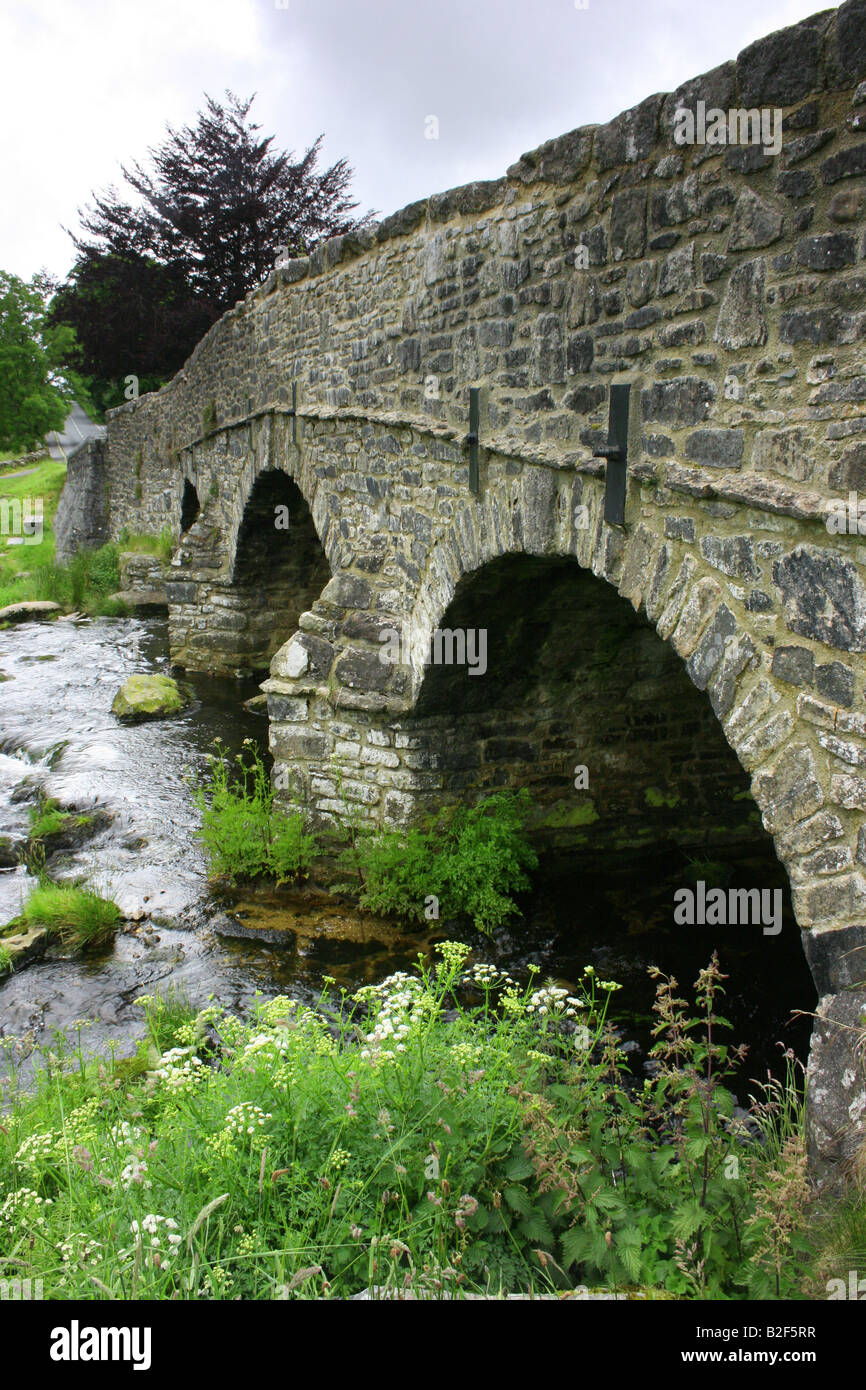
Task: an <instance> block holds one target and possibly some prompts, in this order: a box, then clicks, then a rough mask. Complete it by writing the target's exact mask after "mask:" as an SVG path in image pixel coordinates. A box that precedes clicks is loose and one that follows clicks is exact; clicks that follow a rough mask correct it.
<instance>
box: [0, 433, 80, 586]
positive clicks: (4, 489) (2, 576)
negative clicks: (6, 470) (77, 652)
mask: <svg viewBox="0 0 866 1390" xmlns="http://www.w3.org/2000/svg"><path fill="white" fill-rule="evenodd" d="M13 457H14V456H13ZM65 481H66V464H65V463H64V462H63V460H62V459H57V460H55V459H46V460H45V462H44V463H39V464H36V465H35V467H34V471H33V472H32V473H28V474H27V475H26V476H25V477H21V478H15V477H4V476H3V474H2V473H0V498H3V497H7V498H17V499H19V500H22V499H23V498H25V497H30V498H37V497H41V498H42V524H43V530H42V539H41V541H40V542H39V544H38V545H10V546H7V545H6V543H5V542H6V540H7V537H5V536H2V537H0V608H2V607H5V605H6V604H9V603H19V602H20V601H21V600H23V599H38V598H46V597H48V595H46V594H45V593H43V592H42V583H41V582H40V579H39V577H38V575H39V572H40V571H44V570H45V569H46V568H47V567H50V566H52V565H53V564H54V532H53V530H52V527H51V523H52V522H53V520H54V513H55V512H56V510H57V503H58V502H59V500H60V494H61V492H62V491H63V484H64V483H65ZM22 571H23V572H25V573H28V574H29V577H28V578H24V579H20V580H17V581H16V580H15V575H17V574H20V573H21V572H22Z"/></svg>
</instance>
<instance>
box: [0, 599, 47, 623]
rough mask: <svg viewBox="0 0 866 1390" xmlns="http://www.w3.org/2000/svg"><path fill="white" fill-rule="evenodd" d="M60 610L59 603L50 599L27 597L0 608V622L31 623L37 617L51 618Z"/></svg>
mask: <svg viewBox="0 0 866 1390" xmlns="http://www.w3.org/2000/svg"><path fill="white" fill-rule="evenodd" d="M61 611H62V610H61V608H60V604H59V603H52V602H51V600H50V599H27V600H26V601H25V602H22V603H8V604H7V605H6V607H5V608H0V623H31V622H33V621H34V619H37V618H53V617H54V614H55V613H60V612H61Z"/></svg>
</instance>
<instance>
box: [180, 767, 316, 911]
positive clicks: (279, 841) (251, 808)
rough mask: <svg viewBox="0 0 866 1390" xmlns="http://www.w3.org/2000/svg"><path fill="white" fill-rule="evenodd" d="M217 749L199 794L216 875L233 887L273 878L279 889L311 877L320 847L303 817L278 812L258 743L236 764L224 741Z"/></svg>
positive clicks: (203, 832)
mask: <svg viewBox="0 0 866 1390" xmlns="http://www.w3.org/2000/svg"><path fill="white" fill-rule="evenodd" d="M216 749H217V751H216V753H214V754H211V755H210V776H209V778H208V781H207V784H206V785H205V786H199V787H195V788H194V790H193V796H194V799H195V803H196V805H197V806H198V808H199V810H200V811H201V817H202V827H201V830H200V831H199V835H200V837H201V839H202V841H203V843H204V847H205V853H206V854H207V857H208V862H209V866H210V871H211V874H212V875H213V876H215V877H224V878H227V879H228V880H229V881H230V882H235V881H236V880H237V879H239V878H257V877H259V876H261V875H266V874H267V875H273V877H274V878H276V880H277V882H278V883H289V882H292V881H294V880H295V879H297V878H300V877H301V876H302V875H304V874H306V873H307V871H308V869H309V867H310V862H311V860H312V857H313V854H314V853H315V848H316V842H315V840H314V839H313V836H312V835H309V834H307V833H306V832H305V830H304V819H303V816H301V815H290V816H285V815H283V814H282V813H281V812H280V811H279V810H276V809H275V808H274V789H273V787H272V786H271V779H270V775H269V773H268V770H267V768H266V767H265V764H264V761H263V759H262V756H261V754H260V753H259V750H258V748H257V747H256V746H255V744H254V743H253V741H252V739H244V749H243V751H242V752H241V753H238V754H237V755H236V756H235V758H234V760H233V761H232V759H230V758H229V755H228V753H227V752H226V750H225V748H224V747H223V745H222V743H221V742H220V740H219V739H217V740H216Z"/></svg>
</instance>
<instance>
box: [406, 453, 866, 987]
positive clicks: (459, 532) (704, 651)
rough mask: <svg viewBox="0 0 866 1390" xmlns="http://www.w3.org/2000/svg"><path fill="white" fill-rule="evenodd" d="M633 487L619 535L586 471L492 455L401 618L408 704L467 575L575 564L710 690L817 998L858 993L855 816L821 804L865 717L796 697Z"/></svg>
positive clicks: (863, 936)
mask: <svg viewBox="0 0 866 1390" xmlns="http://www.w3.org/2000/svg"><path fill="white" fill-rule="evenodd" d="M631 487H632V491H631V492H630V499H629V506H628V509H627V513H626V519H627V523H628V525H627V529H625V530H620V529H618V528H611V527H609V526H607V525H605V523H604V521H603V483H602V482H601V481H600V480H598V479H597V478H595V477H593V476H591V474H589V473H583V474H570V475H567V474H565V473H563V472H561V471H557V470H553V469H549V468H543V467H533V468H528V467H524V468H523V470H522V471H521V473H520V474H519V475H516V476H509V470H508V467H507V461H506V460H505V459H498V458H495V457H493V456H491V458H490V460H489V473H488V485H487V488H486V489H485V491H484V493H483V494H482V496H481V497H480V498H478V499H474V498H468V497H467V499H466V500H465V502H463V503H462V505H461V506H460V507H459V508H458V509H457V510H456V513H455V516H454V518H453V520H452V521H451V522H450V524H448V525H447V526H446V527H444V528H443V529H442V531H441V533H440V534H439V535H438V537H437V538H436V539H435V541H434V543H433V544H432V545H431V548H430V552H429V559H428V564H427V570H426V575H425V579H424V582H423V583H422V584H421V585H420V586H419V589H418V593H417V597H416V601H415V604H414V607H413V609H412V612H411V616H410V617H409V620H408V626H409V631H410V634H411V637H410V648H411V666H412V697H413V707H414V702H415V701H417V699H418V695H419V692H420V690H421V688H422V683H423V676H424V670H423V663H424V660H425V654H426V653H428V652H429V651H430V641H431V636H432V633H433V632H434V630H435V629H436V628H437V627H438V626H439V625H440V622H441V620H442V619H443V617H444V615H445V614H446V612H447V610H448V608H449V605H451V603H452V602H453V600H454V597H455V594H456V593H457V591H458V586H459V584H460V581H461V580H462V579H463V578H464V576H466V575H467V574H469V573H471V572H473V571H478V570H480V569H481V568H482V567H483V566H485V565H488V564H489V563H491V562H493V561H495V560H497V559H500V558H501V557H503V556H507V555H514V554H524V555H530V556H537V557H544V556H547V557H554V556H563V557H573V558H574V559H576V560H577V562H578V564H579V565H580V566H581V567H582V568H584V569H587V570H590V571H591V572H592V573H593V574H595V575H596V576H597V577H599V578H601V579H604V580H605V581H606V582H607V583H609V584H611V585H612V586H613V588H614V589H615V590H616V591H617V593H618V594H619V595H620V596H621V597H623V598H624V599H626V600H628V602H629V603H630V604H631V605H632V607H633V608H634V610H635V611H636V612H640V613H642V614H643V615H644V616H645V617H646V618H647V620H648V621H649V622H650V623H651V624H652V625H653V626H654V627H655V629H656V632H657V633H658V635H659V637H661V638H662V639H663V640H664V641H665V642H667V643H669V645H670V646H671V647H672V648H673V650H674V651H675V652H676V653H677V655H678V656H679V658H680V659H681V661H682V662H683V663H684V665H685V669H686V671H687V673H688V675H689V677H690V679H691V681H692V683H693V684H694V685H695V686H696V687H697V688H698V689H699V690H700V691H702V692H704V693H705V694H706V696H707V698H708V700H709V702H710V705H711V706H712V709H713V712H714V714H715V716H716V718H717V720H718V721H719V723H720V725H721V728H722V730H723V733H724V735H725V738H726V740H727V742H728V743H729V744H730V746H731V748H732V749H733V751H734V753H735V754H736V756H737V759H738V760H739V762H740V764H741V766H742V768H743V769H744V771H745V772H746V773H747V774H748V776H749V778H750V787H751V794H752V797H753V799H754V801H755V803H756V804H757V807H758V809H759V811H760V813H761V819H762V823H763V825H764V828H765V829H766V830H767V831H768V833H769V834H770V835H771V836H772V838H773V841H774V845H775V850H776V854H777V857H778V859H779V860H780V862H781V863H782V865H783V866H784V868H785V871H786V873H787V876H788V880H789V882H790V885H791V893H792V903H793V907H794V912H795V916H796V919H797V922H798V925H799V927H800V928H801V930H802V933H803V944H804V948H805V950H806V955H807V958H808V960H809V964H810V967H811V969H812V971H813V975H814V977H815V980H816V984H817V986H818V989H819V992H821V993H824V992H827V991H829V990H834V991H835V990H836V989H839V988H843V987H845V986H848V985H852V984H854V983H856V982H857V980H858V979H862V977H863V973H864V971H863V965H862V962H863V954H864V953H863V947H864V941H866V930H864V928H863V927H862V926H859V925H857V923H858V922H862V921H863V920H864V919H866V883H864V880H863V877H862V875H861V873H860V871H859V869H858V867H857V854H858V843H860V842H861V840H862V837H861V836H860V835H859V830H860V826H861V824H862V822H863V816H862V813H861V812H858V811H856V810H855V811H853V813H852V814H851V815H849V816H845V814H844V812H843V811H842V810H841V808H840V807H839V805H838V798H837V799H836V803H835V804H831V803H830V801H829V797H828V795H827V790H828V788H829V785H830V780H831V776H832V775H833V769H832V766H831V763H830V754H831V753H832V735H830V734H829V731H830V730H831V729H832V728H834V727H835V728H837V729H841V730H843V731H845V730H848V731H849V732H854V733H856V732H858V731H860V732H861V736H862V734H863V733H866V720H864V719H863V717H862V716H860V715H857V714H853V713H851V714H847V713H846V712H845V711H844V710H843V711H840V710H838V709H836V708H835V707H833V706H831V705H829V704H826V703H823V702H821V701H819V700H817V699H815V698H813V697H812V696H810V695H807V694H801V695H800V696H798V697H794V698H792V695H791V691H790V689H789V688H787V687H786V686H785V685H784V683H782V682H781V681H780V680H779V679H777V677H776V676H775V674H774V671H773V669H772V663H771V652H772V645H769V646H768V644H767V639H766V636H765V634H762V633H761V632H760V630H759V629H758V627H757V625H755V624H754V622H753V621H750V618H751V617H752V615H750V614H748V613H747V612H745V611H744V607H743V604H742V603H739V602H737V601H736V600H735V599H734V598H733V596H732V593H731V587H732V586H728V587H727V589H726V588H725V587H724V585H723V575H722V574H721V573H720V572H719V570H718V569H714V568H713V567H712V566H711V565H709V564H708V563H707V562H706V561H705V560H704V559H703V558H702V557H701V556H700V555H699V554H698V555H696V554H695V553H694V552H693V551H692V550H690V549H688V548H687V547H684V546H683V545H681V544H679V543H678V542H677V540H675V539H671V538H670V536H669V535H668V534H666V531H668V530H670V528H669V527H668V528H666V527H664V526H662V527H658V525H656V526H654V525H653V519H650V520H648V521H646V522H645V521H643V520H638V521H635V519H634V518H636V517H638V516H639V515H640V512H641V508H640V507H639V505H638V504H637V498H636V492H637V489H636V488H635V485H634V483H632V485H631ZM578 505H580V506H582V507H584V508H586V514H587V516H588V524H587V525H585V526H583V527H581V528H577V527H576V526H575V525H574V517H575V512H576V508H577V507H578ZM861 726H862V729H861ZM843 737H844V734H843ZM836 780H837V781H838V775H837V778H836Z"/></svg>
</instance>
